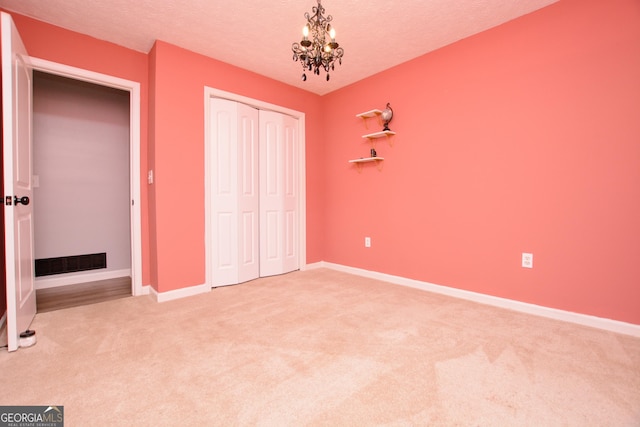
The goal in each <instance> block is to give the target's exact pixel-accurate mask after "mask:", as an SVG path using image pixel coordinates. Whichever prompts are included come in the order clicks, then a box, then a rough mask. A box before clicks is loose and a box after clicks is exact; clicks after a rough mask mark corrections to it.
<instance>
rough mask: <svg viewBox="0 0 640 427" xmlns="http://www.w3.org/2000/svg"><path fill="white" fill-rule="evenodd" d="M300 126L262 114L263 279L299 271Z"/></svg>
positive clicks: (283, 117)
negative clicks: (298, 152)
mask: <svg viewBox="0 0 640 427" xmlns="http://www.w3.org/2000/svg"><path fill="white" fill-rule="evenodd" d="M297 140H298V123H297V119H295V118H293V117H290V116H287V115H284V114H281V113H276V112H273V111H262V110H261V111H260V276H262V277H264V276H273V275H276V274H283V273H288V272H290V271H293V270H297V269H298V268H299V267H298V265H299V263H298V248H297V245H298V220H299V219H298V188H297V187H298V167H297V165H298V163H297V161H296V160H297V158H298V155H297V150H298V141H297Z"/></svg>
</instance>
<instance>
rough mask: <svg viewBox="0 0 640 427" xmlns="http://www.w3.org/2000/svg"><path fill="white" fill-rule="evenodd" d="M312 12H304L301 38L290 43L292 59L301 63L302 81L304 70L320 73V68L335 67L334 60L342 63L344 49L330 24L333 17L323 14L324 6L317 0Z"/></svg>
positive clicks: (328, 69) (304, 78) (304, 74)
mask: <svg viewBox="0 0 640 427" xmlns="http://www.w3.org/2000/svg"><path fill="white" fill-rule="evenodd" d="M311 10H312V13H311V14H310V13H309V12H305V14H304V17H305V18H306V19H307V24H306V25H305V26H304V27H303V28H302V40H301V41H300V43H298V42H296V43H293V44H292V45H291V50H292V51H293V60H294V61H298V60H300V63H301V64H302V69H303V70H304V71H303V73H302V81H306V80H307V74H306V71H313V73H314V74H316V75H320V69H321V68H322V69H324V71H325V72H326V73H327V81H329V71H333V70H334V69H335V62H336V61H338V64H342V55H344V49H343V48H341V47H339V45H338V43H337V42H336V30H335V29H334V28H333V27H332V26H331V21H332V20H333V17H332V16H331V15H328V16H326V17H325V16H324V7H322V5H321V4H320V0H318V6H314V7H313V8H312V9H311Z"/></svg>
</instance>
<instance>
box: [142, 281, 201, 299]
mask: <svg viewBox="0 0 640 427" xmlns="http://www.w3.org/2000/svg"><path fill="white" fill-rule="evenodd" d="M209 291H211V288H210V287H209V286H207V284H206V283H204V284H202V285H196V286H190V287H188V288H181V289H175V290H173V291H167V292H160V293H158V291H156V290H155V289H154V288H153V287H151V286H149V292H150V293H151V295H153V297H154V298H155V300H156V302H166V301H172V300H174V299H180V298H185V297H191V296H194V295H198V294H204V293H207V292H209Z"/></svg>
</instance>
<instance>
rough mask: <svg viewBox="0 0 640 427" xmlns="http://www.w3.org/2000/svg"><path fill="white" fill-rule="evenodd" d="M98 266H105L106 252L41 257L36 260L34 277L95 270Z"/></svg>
mask: <svg viewBox="0 0 640 427" xmlns="http://www.w3.org/2000/svg"><path fill="white" fill-rule="evenodd" d="M99 268H107V253H106V252H102V253H99V254H87V255H72V256H63V257H58V258H43V259H37V260H36V277H39V276H50V275H52V274H64V273H75V272H77V271H86V270H97V269H99Z"/></svg>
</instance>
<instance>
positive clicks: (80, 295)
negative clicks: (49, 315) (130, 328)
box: [36, 277, 131, 313]
mask: <svg viewBox="0 0 640 427" xmlns="http://www.w3.org/2000/svg"><path fill="white" fill-rule="evenodd" d="M130 296H131V278H130V277H119V278H117V279H108V280H100V281H97V282H90V283H79V284H77V285H68V286H58V287H55V288H47V289H38V290H37V291H36V304H37V310H38V313H45V312H47V311H54V310H60V309H63V308H69V307H77V306H80V305H88V304H95V303H98V302H103V301H109V300H113V299H118V298H126V297H130Z"/></svg>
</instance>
